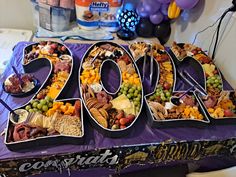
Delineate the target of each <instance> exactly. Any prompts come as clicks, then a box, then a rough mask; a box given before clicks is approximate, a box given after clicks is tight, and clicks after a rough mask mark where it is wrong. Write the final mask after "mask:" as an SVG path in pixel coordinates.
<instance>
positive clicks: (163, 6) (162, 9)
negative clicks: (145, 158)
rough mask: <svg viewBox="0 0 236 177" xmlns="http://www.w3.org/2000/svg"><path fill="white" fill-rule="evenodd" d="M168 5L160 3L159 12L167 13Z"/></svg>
mask: <svg viewBox="0 0 236 177" xmlns="http://www.w3.org/2000/svg"><path fill="white" fill-rule="evenodd" d="M168 7H169V4H162V5H161V10H160V11H161V13H162V14H163V15H168Z"/></svg>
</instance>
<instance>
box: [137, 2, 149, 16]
mask: <svg viewBox="0 0 236 177" xmlns="http://www.w3.org/2000/svg"><path fill="white" fill-rule="evenodd" d="M136 12H137V14H138V15H139V16H140V17H148V16H149V13H148V12H147V11H146V10H145V9H144V6H143V2H140V3H139V4H138V6H137V8H136Z"/></svg>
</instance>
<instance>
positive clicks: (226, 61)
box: [168, 0, 236, 88]
mask: <svg viewBox="0 0 236 177" xmlns="http://www.w3.org/2000/svg"><path fill="white" fill-rule="evenodd" d="M231 2H232V0H200V2H199V4H198V5H197V6H196V7H195V8H194V9H192V10H190V11H189V12H188V13H187V14H188V15H189V16H188V18H187V21H185V20H184V17H183V16H181V17H180V18H179V19H178V20H177V21H176V22H175V23H173V24H172V34H171V37H170V39H169V41H168V44H169V45H171V43H172V41H173V40H175V41H177V42H189V43H192V42H193V39H194V36H195V34H196V33H197V32H198V31H201V30H203V29H204V28H206V27H207V26H209V25H211V24H213V23H214V22H215V21H216V20H217V19H218V18H219V17H220V16H221V14H222V13H223V12H224V11H225V10H226V9H227V8H228V7H230V6H231ZM235 15H236V14H235ZM185 18H186V17H185ZM216 26H217V25H215V26H214V27H212V28H210V29H208V30H207V31H205V32H203V33H201V34H200V35H198V38H197V40H196V42H195V44H196V45H197V46H200V47H202V48H203V49H204V50H208V48H209V46H210V43H211V39H212V35H213V33H214V31H215V29H216ZM225 27H226V30H225V32H224V34H223V37H222V40H221V43H220V45H219V47H218V50H217V55H216V63H217V64H218V67H219V68H220V69H221V71H222V72H223V74H224V76H225V77H226V78H227V80H228V81H229V82H230V83H231V85H232V86H233V87H234V88H236V56H235V51H236V45H235V43H236V18H235V17H232V13H231V14H228V15H227V16H226V17H225V19H224V21H223V22H222V26H221V29H222V31H224V29H225ZM212 50H213V47H212Z"/></svg>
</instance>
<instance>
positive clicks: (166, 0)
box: [156, 0, 171, 4]
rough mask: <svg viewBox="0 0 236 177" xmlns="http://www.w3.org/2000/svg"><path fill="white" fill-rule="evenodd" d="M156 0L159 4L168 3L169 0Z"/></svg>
mask: <svg viewBox="0 0 236 177" xmlns="http://www.w3.org/2000/svg"><path fill="white" fill-rule="evenodd" d="M156 1H157V2H159V3H161V4H168V3H170V1H171V0H156Z"/></svg>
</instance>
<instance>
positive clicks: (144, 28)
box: [136, 18, 154, 37]
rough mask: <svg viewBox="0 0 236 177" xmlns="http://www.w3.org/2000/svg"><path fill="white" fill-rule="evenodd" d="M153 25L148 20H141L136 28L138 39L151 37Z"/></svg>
mask: <svg viewBox="0 0 236 177" xmlns="http://www.w3.org/2000/svg"><path fill="white" fill-rule="evenodd" d="M153 27H154V25H153V24H152V22H151V21H150V20H149V18H141V19H140V21H139V24H138V25H137V26H136V33H137V34H138V36H140V37H152V36H153Z"/></svg>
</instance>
